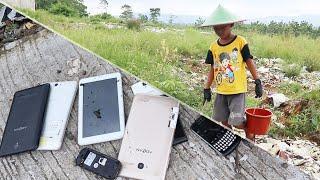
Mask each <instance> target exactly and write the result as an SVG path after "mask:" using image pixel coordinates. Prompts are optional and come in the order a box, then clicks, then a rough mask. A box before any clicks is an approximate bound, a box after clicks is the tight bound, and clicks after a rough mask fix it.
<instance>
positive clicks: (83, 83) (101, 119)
mask: <svg viewBox="0 0 320 180" xmlns="http://www.w3.org/2000/svg"><path fill="white" fill-rule="evenodd" d="M123 134H124V110H123V95H122V80H121V74H120V73H113V74H106V75H102V76H97V77H91V78H86V79H81V80H80V82H79V120H78V144H79V145H88V144H94V143H100V142H106V141H112V140H116V139H121V138H122V137H123Z"/></svg>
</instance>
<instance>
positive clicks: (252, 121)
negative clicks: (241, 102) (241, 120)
mask: <svg viewBox="0 0 320 180" xmlns="http://www.w3.org/2000/svg"><path fill="white" fill-rule="evenodd" d="M271 116H272V112H271V111H270V110H268V109H262V108H248V109H246V117H247V132H248V133H251V134H255V135H265V134H267V133H268V131H269V127H270V122H271Z"/></svg>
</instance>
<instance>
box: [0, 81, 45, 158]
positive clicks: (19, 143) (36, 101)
mask: <svg viewBox="0 0 320 180" xmlns="http://www.w3.org/2000/svg"><path fill="white" fill-rule="evenodd" d="M49 91H50V85H49V84H43V85H40V86H37V87H33V88H29V89H25V90H22V91H18V92H16V93H15V94H14V98H13V101H12V105H11V109H10V113H9V117H8V120H7V124H6V128H5V130H4V133H3V137H2V142H1V146H0V156H7V155H12V154H17V153H21V152H25V151H30V150H36V149H37V148H38V146H39V140H40V135H41V130H42V126H43V119H44V114H45V110H46V105H47V99H48V95H49Z"/></svg>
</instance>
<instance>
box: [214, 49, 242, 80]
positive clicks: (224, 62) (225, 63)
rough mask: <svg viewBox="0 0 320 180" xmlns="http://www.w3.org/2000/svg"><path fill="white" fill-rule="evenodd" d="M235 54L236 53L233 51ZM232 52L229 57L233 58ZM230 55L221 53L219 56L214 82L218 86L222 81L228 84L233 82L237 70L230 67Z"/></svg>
mask: <svg viewBox="0 0 320 180" xmlns="http://www.w3.org/2000/svg"><path fill="white" fill-rule="evenodd" d="M233 52H236V51H233ZM233 52H232V53H230V55H231V56H233ZM230 55H229V54H228V53H226V52H223V53H221V54H220V55H219V65H220V67H219V71H218V73H217V75H216V82H217V84H218V85H220V84H221V83H222V81H223V80H224V79H226V80H227V82H229V83H233V82H234V79H235V77H234V71H237V70H238V68H235V67H234V66H233V65H232V63H231V62H232V61H231V57H230Z"/></svg>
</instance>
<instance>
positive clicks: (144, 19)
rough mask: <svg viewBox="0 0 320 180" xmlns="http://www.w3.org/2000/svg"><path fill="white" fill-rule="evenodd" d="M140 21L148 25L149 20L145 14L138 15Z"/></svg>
mask: <svg viewBox="0 0 320 180" xmlns="http://www.w3.org/2000/svg"><path fill="white" fill-rule="evenodd" d="M138 19H139V20H140V21H141V22H142V23H146V22H148V20H149V18H148V16H147V15H145V14H138Z"/></svg>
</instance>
